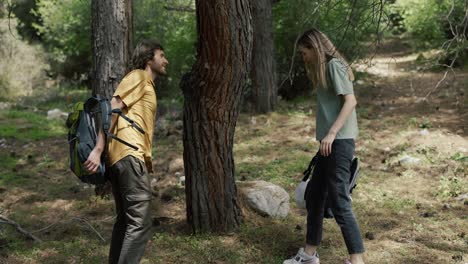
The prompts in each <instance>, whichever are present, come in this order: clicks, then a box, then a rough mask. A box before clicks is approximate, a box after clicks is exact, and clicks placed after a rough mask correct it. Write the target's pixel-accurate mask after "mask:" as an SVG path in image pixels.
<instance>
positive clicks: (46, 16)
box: [32, 0, 92, 79]
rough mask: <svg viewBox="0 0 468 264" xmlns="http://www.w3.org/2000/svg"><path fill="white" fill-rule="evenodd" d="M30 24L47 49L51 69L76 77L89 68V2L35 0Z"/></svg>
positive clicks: (67, 76) (86, 0)
mask: <svg viewBox="0 0 468 264" xmlns="http://www.w3.org/2000/svg"><path fill="white" fill-rule="evenodd" d="M32 12H33V14H34V15H36V16H38V17H40V19H39V20H40V22H41V23H35V24H33V25H34V27H35V28H36V29H37V31H38V33H39V35H40V36H41V37H42V39H43V40H44V42H45V44H46V47H47V48H48V50H49V51H50V52H51V54H50V58H49V59H50V61H51V62H52V63H51V65H53V66H54V68H53V70H54V71H55V72H57V73H60V74H62V75H63V76H65V77H66V78H73V79H77V78H80V77H81V75H82V74H86V73H87V72H88V71H89V69H90V67H91V52H92V48H91V1H90V0H80V1H76V0H64V1H59V0H37V11H32Z"/></svg>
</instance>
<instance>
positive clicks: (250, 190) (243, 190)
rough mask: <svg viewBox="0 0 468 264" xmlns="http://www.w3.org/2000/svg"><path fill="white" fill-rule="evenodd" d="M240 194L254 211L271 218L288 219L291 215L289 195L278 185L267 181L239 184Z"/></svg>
mask: <svg viewBox="0 0 468 264" xmlns="http://www.w3.org/2000/svg"><path fill="white" fill-rule="evenodd" d="M237 185H238V187H239V190H240V194H241V195H242V196H243V197H244V200H245V201H246V202H247V204H248V205H249V206H250V208H252V209H253V210H254V211H256V212H257V213H259V214H260V215H264V216H270V217H279V218H283V217H286V216H287V215H288V213H289V194H288V193H287V192H286V191H285V190H284V189H283V188H281V187H279V186H278V185H275V184H272V183H269V182H266V181H244V182H238V183H237Z"/></svg>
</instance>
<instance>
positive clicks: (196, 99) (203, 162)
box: [181, 0, 252, 232]
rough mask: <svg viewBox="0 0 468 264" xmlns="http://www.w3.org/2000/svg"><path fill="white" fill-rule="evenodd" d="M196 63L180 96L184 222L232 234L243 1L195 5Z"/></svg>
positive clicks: (246, 63)
mask: <svg viewBox="0 0 468 264" xmlns="http://www.w3.org/2000/svg"><path fill="white" fill-rule="evenodd" d="M196 8H197V30H198V49H197V61H196V62H195V64H194V65H193V68H192V71H191V73H190V74H188V75H186V76H185V77H184V78H183V80H182V82H181V87H182V90H183V92H184V97H185V102H184V164H185V175H186V177H187V182H186V201H187V221H188V222H189V224H190V225H191V226H192V229H193V231H194V232H204V231H213V232H229V231H233V230H236V229H238V227H239V224H240V221H241V215H240V210H239V205H238V201H237V190H236V185H235V181H234V159H233V154H232V148H233V144H234V142H233V141H234V130H235V126H236V121H237V116H238V114H239V104H240V100H241V97H242V92H243V89H244V86H245V81H246V79H247V76H248V73H249V68H250V62H251V51H252V44H251V43H252V28H251V17H250V8H249V1H248V0H198V1H196Z"/></svg>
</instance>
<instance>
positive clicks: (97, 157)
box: [83, 148, 102, 173]
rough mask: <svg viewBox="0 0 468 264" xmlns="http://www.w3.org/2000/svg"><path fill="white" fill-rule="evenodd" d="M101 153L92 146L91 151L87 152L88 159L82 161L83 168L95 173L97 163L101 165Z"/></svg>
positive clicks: (97, 166)
mask: <svg viewBox="0 0 468 264" xmlns="http://www.w3.org/2000/svg"><path fill="white" fill-rule="evenodd" d="M101 154H102V151H100V150H99V149H97V148H94V149H93V150H92V151H91V153H90V154H89V157H88V159H87V160H86V161H85V163H83V165H84V168H85V169H86V170H87V171H88V172H90V173H96V172H97V170H98V168H99V165H101Z"/></svg>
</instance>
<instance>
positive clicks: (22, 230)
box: [0, 215, 42, 242]
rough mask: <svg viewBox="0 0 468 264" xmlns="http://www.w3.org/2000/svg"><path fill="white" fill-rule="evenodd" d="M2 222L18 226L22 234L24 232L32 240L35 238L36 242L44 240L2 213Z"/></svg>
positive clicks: (17, 228) (0, 216)
mask: <svg viewBox="0 0 468 264" xmlns="http://www.w3.org/2000/svg"><path fill="white" fill-rule="evenodd" d="M0 224H7V225H11V226H14V227H15V228H16V231H18V232H20V233H21V234H23V235H24V236H26V237H27V238H29V239H32V240H34V241H36V242H42V240H40V239H39V238H37V237H36V236H34V235H33V234H31V233H29V232H28V231H26V230H24V229H23V228H22V227H21V226H20V225H19V224H18V223H16V222H15V221H13V220H10V219H8V218H6V217H4V216H2V215H0Z"/></svg>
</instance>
